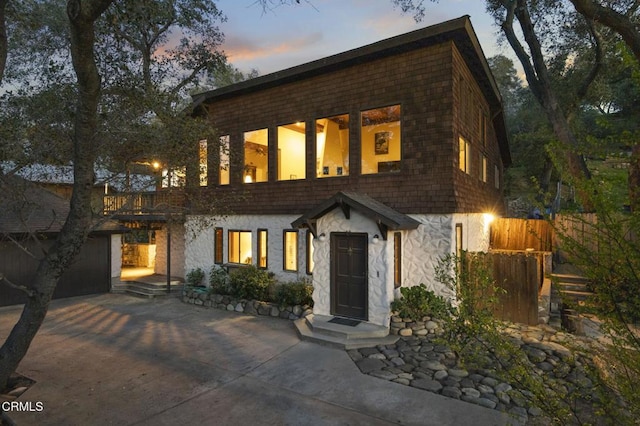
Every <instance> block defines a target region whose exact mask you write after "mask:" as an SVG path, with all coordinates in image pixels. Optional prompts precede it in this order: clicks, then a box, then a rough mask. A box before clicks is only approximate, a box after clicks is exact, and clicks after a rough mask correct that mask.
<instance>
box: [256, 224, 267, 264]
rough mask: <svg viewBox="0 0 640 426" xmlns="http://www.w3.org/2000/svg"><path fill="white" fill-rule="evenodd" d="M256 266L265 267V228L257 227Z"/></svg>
mask: <svg viewBox="0 0 640 426" xmlns="http://www.w3.org/2000/svg"><path fill="white" fill-rule="evenodd" d="M258 268H260V269H267V230H266V229H258Z"/></svg>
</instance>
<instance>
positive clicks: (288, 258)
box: [283, 230, 298, 271]
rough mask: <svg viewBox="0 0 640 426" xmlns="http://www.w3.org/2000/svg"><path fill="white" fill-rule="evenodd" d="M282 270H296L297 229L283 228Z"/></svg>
mask: <svg viewBox="0 0 640 426" xmlns="http://www.w3.org/2000/svg"><path fill="white" fill-rule="evenodd" d="M283 245H284V247H283V252H284V266H283V267H284V270H285V271H297V270H298V231H297V230H285V231H284V236H283Z"/></svg>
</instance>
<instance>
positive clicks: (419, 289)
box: [391, 284, 449, 321]
mask: <svg viewBox="0 0 640 426" xmlns="http://www.w3.org/2000/svg"><path fill="white" fill-rule="evenodd" d="M400 293H401V294H402V298H401V299H396V300H394V301H393V302H391V309H392V310H394V311H397V312H398V314H399V315H400V316H401V317H403V318H411V319H413V320H414V321H420V320H421V319H422V318H423V317H425V316H432V317H436V318H444V317H446V316H448V315H449V302H448V301H447V300H446V299H445V298H444V297H442V296H437V295H436V294H435V293H434V292H433V291H430V290H427V287H426V286H425V285H424V284H420V285H417V286H413V287H402V288H401V289H400Z"/></svg>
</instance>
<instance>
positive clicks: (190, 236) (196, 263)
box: [185, 215, 308, 282]
mask: <svg viewBox="0 0 640 426" xmlns="http://www.w3.org/2000/svg"><path fill="white" fill-rule="evenodd" d="M297 218H298V216H297V215H264V216H258V215H229V216H224V217H211V216H189V217H188V218H187V222H186V224H185V229H186V234H185V271H186V272H189V271H191V270H193V269H195V268H200V269H202V270H203V271H205V273H206V274H207V279H208V274H209V271H210V270H211V267H212V266H213V265H214V228H216V227H219V228H222V229H223V230H224V232H223V262H224V263H228V262H229V253H228V238H229V230H234V231H251V233H252V235H251V245H252V247H251V252H252V257H253V259H254V262H253V263H254V265H255V260H256V257H257V253H258V234H257V231H258V229H266V230H267V268H268V270H269V271H271V272H273V273H274V274H275V276H276V279H277V280H278V281H280V282H290V281H298V280H300V279H305V278H307V277H308V275H307V274H306V271H307V269H306V268H307V266H306V247H307V246H306V235H307V232H306V230H299V231H298V270H297V271H295V272H294V271H285V270H284V268H283V263H284V253H283V250H284V244H283V230H285V229H287V230H289V229H291V222H293V221H294V220H296V219H297Z"/></svg>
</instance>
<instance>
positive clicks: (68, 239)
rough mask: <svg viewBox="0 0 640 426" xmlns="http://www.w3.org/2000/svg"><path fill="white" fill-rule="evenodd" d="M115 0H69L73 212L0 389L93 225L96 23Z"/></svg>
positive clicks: (13, 343) (15, 337)
mask: <svg viewBox="0 0 640 426" xmlns="http://www.w3.org/2000/svg"><path fill="white" fill-rule="evenodd" d="M112 1H113V0H96V1H81V0H70V1H69V2H68V3H67V14H68V16H69V22H70V35H71V55H72V59H73V67H74V70H75V72H76V75H77V78H78V82H77V84H78V99H77V103H76V118H75V123H74V135H73V145H74V157H73V164H74V183H73V194H72V196H71V206H70V212H69V216H68V217H67V219H66V221H65V224H64V226H63V228H62V230H61V231H60V233H59V234H58V237H57V238H56V241H55V242H54V244H53V246H52V247H51V249H50V250H49V251H48V252H47V254H46V256H45V257H44V259H43V260H42V261H41V262H40V264H39V266H38V269H37V272H36V277H35V279H34V282H33V283H32V286H30V287H31V288H32V289H33V294H32V295H31V296H29V298H28V299H27V302H26V304H25V306H24V309H23V311H22V315H21V316H20V319H19V320H18V322H17V323H16V325H15V326H14V327H13V329H12V330H11V333H10V334H9V337H7V340H6V341H5V342H4V344H3V345H2V347H1V348H0V389H4V388H6V386H7V382H8V380H9V378H10V376H11V374H12V373H13V372H15V371H16V369H17V368H18V365H19V364H20V361H21V360H22V358H23V357H24V356H25V355H26V353H27V350H28V349H29V346H30V345H31V342H32V340H33V338H34V337H35V335H36V333H37V332H38V330H39V329H40V326H41V325H42V322H43V321H44V318H45V316H46V314H47V310H48V308H49V302H50V301H51V297H52V295H53V291H54V290H55V288H56V285H57V283H58V280H59V278H60V276H61V275H62V273H63V272H64V271H65V270H66V269H67V267H68V266H69V265H70V264H71V262H72V261H73V259H74V258H75V256H76V255H77V253H78V252H79V251H80V248H81V247H82V245H83V244H84V242H85V241H86V239H87V235H88V234H89V231H90V230H91V222H92V220H91V219H92V211H91V189H92V188H93V165H94V161H95V152H96V146H97V143H98V141H97V127H98V126H97V110H98V101H99V99H100V75H99V73H98V69H97V67H96V63H95V58H94V55H93V46H94V22H95V20H96V19H97V18H98V17H99V16H100V15H101V14H102V12H104V10H105V9H106V8H107V7H108V6H109V5H110V4H111V3H112Z"/></svg>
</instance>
